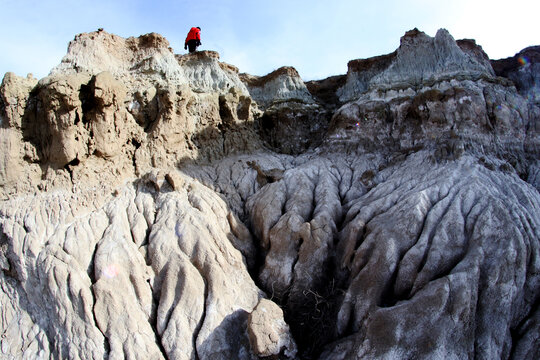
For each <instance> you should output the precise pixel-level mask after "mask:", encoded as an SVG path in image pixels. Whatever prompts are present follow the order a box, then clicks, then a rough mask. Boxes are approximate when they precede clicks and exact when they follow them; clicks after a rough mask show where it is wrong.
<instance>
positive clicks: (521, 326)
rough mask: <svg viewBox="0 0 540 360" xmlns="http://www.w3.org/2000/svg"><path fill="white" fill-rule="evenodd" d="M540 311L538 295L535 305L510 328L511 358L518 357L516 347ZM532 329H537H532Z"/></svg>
mask: <svg viewBox="0 0 540 360" xmlns="http://www.w3.org/2000/svg"><path fill="white" fill-rule="evenodd" d="M539 311H540V296H538V297H537V298H536V299H535V301H534V303H533V305H532V306H531V309H530V311H529V312H528V313H527V315H525V316H524V317H523V319H521V321H520V322H519V323H518V325H517V326H515V327H513V328H510V335H511V337H512V347H511V349H510V355H509V356H508V358H509V359H516V360H517V358H516V347H517V344H518V343H519V342H520V340H521V339H522V338H523V336H524V335H525V334H526V333H527V332H528V327H529V326H530V324H529V322H530V321H532V320H531V319H532V318H533V316H534V315H535V314H536V313H537V312H539ZM531 331H535V330H534V329H532V330H531Z"/></svg>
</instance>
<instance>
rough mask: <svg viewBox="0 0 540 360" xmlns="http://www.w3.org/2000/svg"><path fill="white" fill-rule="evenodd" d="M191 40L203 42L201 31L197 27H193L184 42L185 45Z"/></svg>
mask: <svg viewBox="0 0 540 360" xmlns="http://www.w3.org/2000/svg"><path fill="white" fill-rule="evenodd" d="M189 40H199V41H201V30H199V29H198V28H196V27H192V28H191V30H189V32H188V34H187V37H186V41H185V42H184V44H187V42H188V41H189Z"/></svg>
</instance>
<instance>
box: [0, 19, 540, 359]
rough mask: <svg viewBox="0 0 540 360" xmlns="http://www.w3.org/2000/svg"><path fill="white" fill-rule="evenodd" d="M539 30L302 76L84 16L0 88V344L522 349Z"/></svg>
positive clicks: (56, 352) (230, 354) (402, 352)
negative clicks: (254, 68) (244, 69)
mask: <svg viewBox="0 0 540 360" xmlns="http://www.w3.org/2000/svg"><path fill="white" fill-rule="evenodd" d="M537 65H538V47H530V48H527V49H525V50H523V51H522V52H520V53H518V54H517V55H516V56H515V57H513V58H509V59H504V60H497V61H493V60H491V61H490V60H489V58H488V56H487V55H486V54H485V53H484V52H483V50H482V48H481V47H480V46H479V45H478V44H476V42H475V41H474V40H470V39H465V40H458V41H455V40H454V39H453V38H452V36H451V35H450V34H449V33H448V32H447V31H446V30H444V29H443V30H440V31H438V32H437V34H436V35H435V37H430V36H428V35H426V34H424V33H423V32H421V31H419V30H417V29H414V30H411V31H409V32H407V33H406V34H405V35H404V36H403V37H402V39H401V43H400V46H399V48H398V49H397V50H396V51H395V52H393V53H391V54H388V55H382V56H378V57H374V58H370V59H358V60H352V61H350V62H349V70H348V73H347V74H345V75H337V76H334V77H331V78H328V79H323V80H317V81H310V82H307V83H304V81H303V80H302V79H301V77H300V75H299V74H298V72H297V71H296V70H295V69H294V68H291V67H283V68H280V69H278V70H276V71H274V72H272V73H270V74H268V75H266V76H253V75H248V74H240V73H239V70H238V69H237V68H236V67H234V66H232V65H229V64H225V63H223V62H220V61H219V54H217V53H216V52H213V51H200V52H195V53H192V54H187V55H178V54H174V52H173V51H172V49H170V48H169V43H168V42H167V40H166V39H165V38H163V37H162V36H161V35H158V34H147V35H143V36H140V37H138V38H128V39H125V38H121V37H119V36H116V35H112V34H108V33H106V32H104V31H97V32H93V33H88V34H80V35H77V36H76V37H75V39H74V40H73V41H72V42H71V43H70V45H69V48H68V53H67V55H66V56H65V58H64V59H63V60H62V62H61V64H59V65H58V66H57V67H56V68H54V69H53V70H52V72H51V74H50V75H49V76H48V77H46V78H43V79H40V80H39V81H38V80H37V79H33V78H31V77H28V78H20V77H18V76H16V75H14V74H11V73H8V74H6V76H5V77H4V80H3V82H2V85H1V87H0V119H1V123H0V127H1V128H0V195H1V199H2V200H1V202H0V230H1V231H0V267H1V269H2V272H0V284H1V287H2V290H3V291H2V292H1V294H0V312H1V314H2V316H1V320H0V327H1V329H0V330H1V331H2V333H3V334H4V336H3V338H2V340H1V345H2V346H1V347H0V351H1V352H2V357H3V358H7V359H12V358H41V359H59V358H62V359H64V358H66V359H79V358H80V359H93V358H96V359H103V358H110V359H124V358H127V359H409V358H411V359H412V358H414V359H473V358H481V359H499V358H504V359H536V358H539V357H540V352H539V349H538V345H537V342H538V334H539V333H540V310H539V308H538V299H539V298H540V216H539V209H540V195H539V193H538V191H539V189H540V161H539V155H540V148H539V144H540V138H539V135H540V133H539V131H540V123H539V122H540V108H539V107H538V104H539V100H538V96H537V95H538V88H539V86H538V81H537V80H538V79H539V78H540V69H539V68H538V66H537Z"/></svg>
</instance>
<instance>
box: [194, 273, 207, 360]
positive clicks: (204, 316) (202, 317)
mask: <svg viewBox="0 0 540 360" xmlns="http://www.w3.org/2000/svg"><path fill="white" fill-rule="evenodd" d="M197 270H198V269H197ZM199 274H200V276H201V277H202V279H203V282H204V306H203V313H202V315H201V319H200V320H199V324H198V325H197V327H196V328H195V331H193V353H194V354H195V360H199V359H200V357H199V351H198V349H197V338H198V337H199V333H200V332H201V329H202V327H203V325H204V321H205V320H206V307H207V305H208V304H207V300H208V284H207V282H206V279H205V278H204V276H203V274H202V273H201V272H200V271H199Z"/></svg>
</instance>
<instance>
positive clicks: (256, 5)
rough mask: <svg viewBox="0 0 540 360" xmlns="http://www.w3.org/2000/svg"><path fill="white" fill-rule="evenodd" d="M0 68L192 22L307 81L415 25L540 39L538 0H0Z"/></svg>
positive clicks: (244, 54) (174, 40) (259, 64)
mask: <svg viewBox="0 0 540 360" xmlns="http://www.w3.org/2000/svg"><path fill="white" fill-rule="evenodd" d="M0 13H1V14H2V21H1V22H0V33H1V34H3V36H2V41H0V76H3V74H4V73H5V72H7V71H13V72H15V73H16V74H17V75H20V76H26V74H27V73H33V74H34V76H35V77H37V78H42V77H44V76H46V75H47V74H48V72H49V71H50V69H51V68H53V67H54V66H55V65H57V64H58V63H59V62H60V60H61V59H62V57H63V56H64V55H65V53H66V50H67V45H68V43H69V41H70V40H72V39H73V38H74V36H75V35H76V34H78V33H82V32H90V31H94V30H97V29H98V28H100V27H102V28H104V29H105V30H106V31H107V32H109V33H114V34H117V35H120V36H123V37H129V36H139V35H142V34H146V33H149V32H157V33H160V34H162V35H163V36H165V37H166V38H167V39H168V40H169V42H170V43H171V46H172V48H173V49H174V51H175V53H185V50H184V48H183V42H184V39H185V36H186V34H187V31H188V30H189V28H190V27H192V26H200V27H201V28H202V43H203V45H202V47H201V48H200V49H205V50H216V51H218V52H219V53H220V55H221V60H222V61H224V62H227V63H230V64H233V65H235V66H237V67H238V68H239V69H240V71H241V72H247V73H250V74H253V75H265V74H267V73H269V72H271V71H273V70H275V69H277V68H278V67H280V66H284V65H288V66H294V67H295V68H296V69H297V70H298V71H299V73H300V75H301V76H302V78H304V79H305V80H313V79H322V78H326V77H328V76H331V75H338V74H344V73H345V72H346V71H347V62H348V61H349V60H352V59H358V58H366V57H371V56H377V55H382V54H386V53H389V52H392V51H394V50H395V49H396V48H397V47H398V46H399V38H400V37H401V36H402V35H403V34H404V33H405V31H407V30H410V29H412V28H414V27H417V28H418V29H420V30H422V31H424V32H426V33H427V34H428V35H430V36H434V35H435V33H436V32H437V29H439V28H446V29H448V30H449V31H450V33H451V34H452V35H453V36H454V38H456V39H461V38H473V39H476V41H477V43H479V44H480V45H481V46H482V47H483V48H484V50H485V51H486V52H487V53H488V55H489V56H490V58H493V59H498V58H503V57H508V56H512V55H514V54H515V53H516V52H518V51H519V50H521V49H523V48H524V47H527V46H530V45H539V44H540V26H538V19H537V18H538V14H539V13H540V1H539V0H521V1H516V2H509V1H507V0H504V1H503V0H491V1H488V0H452V1H434V0H414V1H397V0H371V1H362V0H356V1H354V0H347V1H345V0H332V1H328V0H326V1H318V0H310V1H308V0H301V1H293V0H288V1H287V0H272V1H235V0H219V1H218V0H208V1H205V0H190V1H178V0H177V1H173V0H166V1H159V0H146V1H139V0H132V1H127V0H107V1H103V0H91V1H88V0H85V1H81V0H71V1H60V0H57V1H54V0H40V1H36V0H0Z"/></svg>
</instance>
